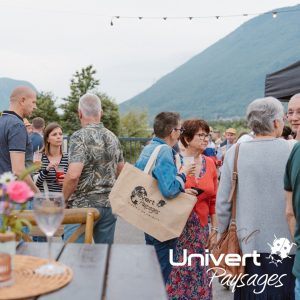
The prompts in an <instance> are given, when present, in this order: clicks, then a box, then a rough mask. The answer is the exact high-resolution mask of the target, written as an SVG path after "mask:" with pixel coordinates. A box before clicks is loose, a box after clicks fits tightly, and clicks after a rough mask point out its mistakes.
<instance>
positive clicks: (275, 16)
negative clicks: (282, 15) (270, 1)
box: [272, 11, 277, 19]
mask: <svg viewBox="0 0 300 300" xmlns="http://www.w3.org/2000/svg"><path fill="white" fill-rule="evenodd" d="M272 16H273V18H274V19H275V18H277V11H273V12H272Z"/></svg>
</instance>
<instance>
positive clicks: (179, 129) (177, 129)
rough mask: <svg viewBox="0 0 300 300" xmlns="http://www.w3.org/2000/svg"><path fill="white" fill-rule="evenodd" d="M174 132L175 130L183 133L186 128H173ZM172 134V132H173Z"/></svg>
mask: <svg viewBox="0 0 300 300" xmlns="http://www.w3.org/2000/svg"><path fill="white" fill-rule="evenodd" d="M172 130H175V131H180V133H183V131H184V128H182V127H181V128H173V129H172ZM171 132H172V131H171Z"/></svg>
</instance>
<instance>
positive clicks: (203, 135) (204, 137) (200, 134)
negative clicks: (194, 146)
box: [195, 133, 209, 140]
mask: <svg viewBox="0 0 300 300" xmlns="http://www.w3.org/2000/svg"><path fill="white" fill-rule="evenodd" d="M195 135H198V136H199V138H200V140H204V139H207V140H208V139H209V134H205V133H196V134H195Z"/></svg>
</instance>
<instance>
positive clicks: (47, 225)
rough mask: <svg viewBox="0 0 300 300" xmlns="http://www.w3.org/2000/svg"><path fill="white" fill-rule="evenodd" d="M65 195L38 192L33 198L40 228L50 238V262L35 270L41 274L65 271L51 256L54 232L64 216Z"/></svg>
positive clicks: (34, 211)
mask: <svg viewBox="0 0 300 300" xmlns="http://www.w3.org/2000/svg"><path fill="white" fill-rule="evenodd" d="M64 207H65V203H64V197H63V194H62V193H56V192H49V193H38V194H36V195H35V196H34V199H33V213H34V216H35V220H36V223H37V224H38V226H39V228H40V229H41V230H42V231H43V232H44V233H45V235H46V236H47V240H48V256H49V262H48V263H47V264H45V265H42V266H40V267H39V268H37V269H36V270H35V272H36V273H38V274H41V275H47V276H51V275H56V274H61V273H63V272H64V268H63V267H62V266H60V265H58V264H56V263H55V262H54V261H53V260H52V257H51V241H52V237H53V235H54V233H55V232H56V230H57V229H58V227H59V226H60V225H61V222H62V220H63V218H64Z"/></svg>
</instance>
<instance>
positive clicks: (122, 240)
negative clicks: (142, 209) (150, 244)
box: [115, 218, 233, 300]
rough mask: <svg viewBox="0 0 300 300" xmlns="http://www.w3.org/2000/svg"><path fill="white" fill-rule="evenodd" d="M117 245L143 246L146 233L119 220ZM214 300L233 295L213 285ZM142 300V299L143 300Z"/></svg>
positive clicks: (230, 297) (218, 285)
mask: <svg viewBox="0 0 300 300" xmlns="http://www.w3.org/2000/svg"><path fill="white" fill-rule="evenodd" d="M115 243H118V244H142V243H144V233H143V232H142V231H140V230H138V229H136V228H135V227H133V226H132V225H130V224H128V223H127V222H125V221H123V220H122V219H121V218H118V221H117V227H116V234H115ZM213 299H214V300H232V299H233V294H232V293H231V292H230V291H227V290H226V289H224V288H223V287H222V286H221V285H220V284H219V283H218V282H216V281H214V283H213ZM141 300H142V299H141ZM157 300H159V299H157Z"/></svg>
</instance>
